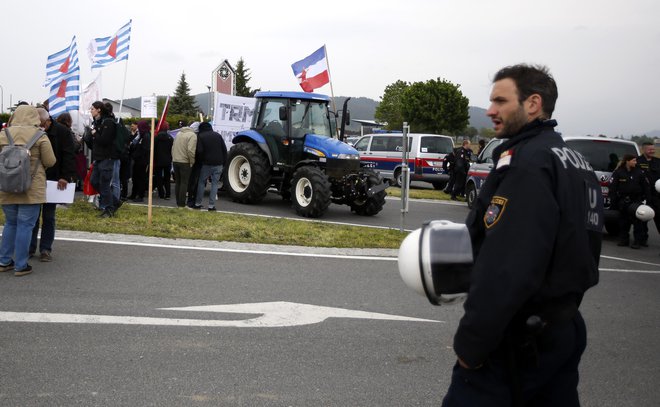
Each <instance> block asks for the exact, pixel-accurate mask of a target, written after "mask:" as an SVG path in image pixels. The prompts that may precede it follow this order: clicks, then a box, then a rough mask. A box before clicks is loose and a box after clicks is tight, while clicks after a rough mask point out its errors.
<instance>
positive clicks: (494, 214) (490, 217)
mask: <svg viewBox="0 0 660 407" xmlns="http://www.w3.org/2000/svg"><path fill="white" fill-rule="evenodd" d="M507 202H508V199H506V198H503V197H501V196H494V197H493V198H492V199H491V200H490V205H488V208H487V209H486V213H485V214H484V225H485V226H486V229H490V228H492V227H493V226H495V224H496V223H497V222H498V221H499V220H500V219H501V218H502V214H503V213H504V209H506V203H507Z"/></svg>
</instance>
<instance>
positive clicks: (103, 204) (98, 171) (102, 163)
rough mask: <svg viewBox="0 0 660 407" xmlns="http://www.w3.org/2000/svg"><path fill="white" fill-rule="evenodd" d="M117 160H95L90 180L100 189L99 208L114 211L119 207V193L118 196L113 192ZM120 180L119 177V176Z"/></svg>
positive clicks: (95, 187)
mask: <svg viewBox="0 0 660 407" xmlns="http://www.w3.org/2000/svg"><path fill="white" fill-rule="evenodd" d="M115 161H117V160H110V159H108V160H97V161H94V170H93V171H92V176H91V179H90V182H91V183H92V186H93V187H94V189H96V190H97V191H99V208H101V209H107V210H109V211H111V212H114V211H115V210H116V209H117V208H118V207H119V195H117V197H115V196H114V194H113V193H112V186H111V184H112V175H113V173H114V167H115ZM117 180H118V181H119V177H117Z"/></svg>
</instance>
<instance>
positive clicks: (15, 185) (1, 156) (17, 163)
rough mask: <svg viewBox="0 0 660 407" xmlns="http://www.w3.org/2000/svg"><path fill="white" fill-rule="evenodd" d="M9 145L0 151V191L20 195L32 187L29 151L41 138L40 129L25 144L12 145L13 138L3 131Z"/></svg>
mask: <svg viewBox="0 0 660 407" xmlns="http://www.w3.org/2000/svg"><path fill="white" fill-rule="evenodd" d="M5 134H6V135H7V140H9V145H8V146H6V147H4V148H3V149H2V151H0V191H2V192H11V193H15V194H21V193H24V192H26V191H27V190H29V189H30V186H32V169H31V168H30V149H31V148H32V146H33V145H34V143H36V142H37V140H39V139H40V138H41V136H43V135H44V134H46V133H44V132H43V131H42V130H41V129H38V130H37V132H36V133H35V134H34V136H32V138H31V139H30V141H29V142H28V143H27V144H25V145H22V144H14V138H13V137H12V136H11V134H9V128H6V129H5Z"/></svg>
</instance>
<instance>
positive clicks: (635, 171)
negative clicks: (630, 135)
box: [610, 154, 651, 249]
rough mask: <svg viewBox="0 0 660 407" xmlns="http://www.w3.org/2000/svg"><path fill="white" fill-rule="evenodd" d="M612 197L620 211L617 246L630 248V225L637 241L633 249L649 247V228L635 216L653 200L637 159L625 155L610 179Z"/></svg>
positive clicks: (613, 202) (613, 204)
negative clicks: (637, 209)
mask: <svg viewBox="0 0 660 407" xmlns="http://www.w3.org/2000/svg"><path fill="white" fill-rule="evenodd" d="M610 196H611V199H612V207H614V208H617V209H618V210H619V233H620V236H619V243H618V244H617V246H628V244H629V243H630V225H631V224H632V226H633V237H634V238H635V240H634V241H633V244H631V245H630V248H632V249H639V248H640V247H641V246H648V244H647V243H646V240H647V239H648V228H647V227H646V222H642V221H641V220H639V219H637V217H636V216H635V209H636V208H637V206H638V205H639V204H641V203H642V201H644V200H646V201H647V202H648V201H650V200H651V199H650V198H651V191H650V188H649V183H648V180H647V179H646V175H645V174H644V172H643V171H642V170H641V168H639V167H637V157H635V156H634V155H632V154H625V155H624V156H623V159H622V160H621V163H619V166H618V167H617V168H616V170H614V172H613V173H612V178H611V179H610Z"/></svg>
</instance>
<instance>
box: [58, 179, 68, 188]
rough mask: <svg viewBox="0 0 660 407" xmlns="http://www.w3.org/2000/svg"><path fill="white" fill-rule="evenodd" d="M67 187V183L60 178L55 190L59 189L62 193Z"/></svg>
mask: <svg viewBox="0 0 660 407" xmlns="http://www.w3.org/2000/svg"><path fill="white" fill-rule="evenodd" d="M67 185H69V183H68V182H67V181H66V180H65V179H63V178H60V179H59V180H57V189H59V190H60V191H64V190H65V189H66V187H67Z"/></svg>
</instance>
